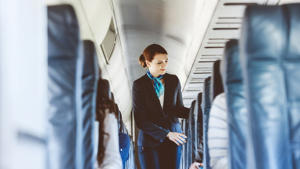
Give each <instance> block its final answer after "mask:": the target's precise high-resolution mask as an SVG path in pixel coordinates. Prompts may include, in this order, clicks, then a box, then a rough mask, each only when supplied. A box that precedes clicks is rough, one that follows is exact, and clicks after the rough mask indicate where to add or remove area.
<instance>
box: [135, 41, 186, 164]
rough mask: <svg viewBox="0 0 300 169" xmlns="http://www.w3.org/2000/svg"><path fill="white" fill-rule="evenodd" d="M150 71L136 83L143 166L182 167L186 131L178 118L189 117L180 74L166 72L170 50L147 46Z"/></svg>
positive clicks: (143, 62) (145, 55)
mask: <svg viewBox="0 0 300 169" xmlns="http://www.w3.org/2000/svg"><path fill="white" fill-rule="evenodd" d="M139 62H140V64H141V66H142V67H144V68H147V73H146V74H145V75H143V76H142V77H140V78H139V79H137V80H135V81H134V83H133V89H132V92H133V112H134V118H135V123H136V125H137V127H138V128H139V135H138V141H137V144H138V154H139V161H140V164H141V168H142V169H178V168H179V164H180V158H181V149H182V146H181V145H182V144H184V143H185V142H186V139H187V137H186V136H185V135H184V134H182V129H181V125H180V123H179V121H178V118H188V116H189V109H188V108H185V107H184V106H183V102H182V94H181V86H180V82H179V79H178V77H177V76H176V75H172V74H168V73H166V70H167V65H168V53H167V51H166V50H165V49H164V48H163V47H162V46H160V45H157V44H152V45H149V46H148V47H147V48H145V50H144V52H143V54H142V55H141V56H140V58H139Z"/></svg>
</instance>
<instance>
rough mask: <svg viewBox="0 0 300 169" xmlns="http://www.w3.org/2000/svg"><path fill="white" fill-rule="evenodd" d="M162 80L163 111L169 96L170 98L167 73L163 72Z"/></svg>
mask: <svg viewBox="0 0 300 169" xmlns="http://www.w3.org/2000/svg"><path fill="white" fill-rule="evenodd" d="M164 82H165V94H164V104H163V110H164V111H165V109H166V106H167V104H168V103H169V102H168V101H169V98H170V86H169V85H170V84H169V79H168V75H167V74H165V77H164Z"/></svg>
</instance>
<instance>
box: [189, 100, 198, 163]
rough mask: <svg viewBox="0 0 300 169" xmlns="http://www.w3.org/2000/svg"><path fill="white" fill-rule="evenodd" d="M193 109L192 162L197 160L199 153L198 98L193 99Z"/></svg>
mask: <svg viewBox="0 0 300 169" xmlns="http://www.w3.org/2000/svg"><path fill="white" fill-rule="evenodd" d="M193 104H194V106H193V109H192V114H190V116H191V126H192V128H191V133H192V140H193V141H192V152H191V154H192V162H194V161H195V160H196V158H198V156H199V153H198V143H199V142H198V112H199V111H198V109H199V106H198V102H197V100H194V101H193Z"/></svg>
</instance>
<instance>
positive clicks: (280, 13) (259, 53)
mask: <svg viewBox="0 0 300 169" xmlns="http://www.w3.org/2000/svg"><path fill="white" fill-rule="evenodd" d="M299 25H300V5H299V4H290V5H284V6H251V7H248V8H247V9H246V13H245V22H244V23H243V30H242V40H241V49H242V55H243V56H244V57H242V58H243V59H242V63H243V72H244V74H245V80H246V83H245V84H246V96H247V97H246V99H247V104H248V107H249V112H251V113H249V114H250V116H249V117H250V119H249V123H250V128H251V130H250V131H251V133H250V134H251V138H252V139H251V140H252V143H251V144H249V147H250V149H251V150H253V152H252V154H251V155H250V156H249V158H250V159H249V160H251V161H250V162H249V164H255V166H250V167H256V168H257V169H262V168H264V169H265V168H272V169H280V168H286V169H292V168H300V146H299V140H300V106H299V100H300V99H299V98H300V90H299V83H300V74H299V67H300V65H299V63H300V62H299V60H300V47H299V43H300V38H299V35H300V29H299V28H300V26H299Z"/></svg>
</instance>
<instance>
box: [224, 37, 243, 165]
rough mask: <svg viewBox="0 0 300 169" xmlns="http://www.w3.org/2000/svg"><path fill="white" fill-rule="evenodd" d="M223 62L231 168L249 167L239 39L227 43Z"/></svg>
mask: <svg viewBox="0 0 300 169" xmlns="http://www.w3.org/2000/svg"><path fill="white" fill-rule="evenodd" d="M221 64H222V70H223V71H222V72H223V74H222V75H223V76H222V77H223V84H224V90H225V93H226V100H227V110H228V131H229V141H228V143H229V145H230V146H229V147H228V154H229V158H228V163H229V166H230V167H229V168H230V169H241V168H247V163H246V162H247V155H246V154H247V150H246V149H245V147H246V140H247V136H248V135H247V133H248V128H247V127H248V125H247V124H248V123H247V121H248V114H247V104H246V100H245V87H244V81H243V76H242V70H241V69H242V68H241V65H240V57H239V47H238V40H230V41H229V42H227V43H226V47H225V52H224V59H223V60H222V63H221Z"/></svg>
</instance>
